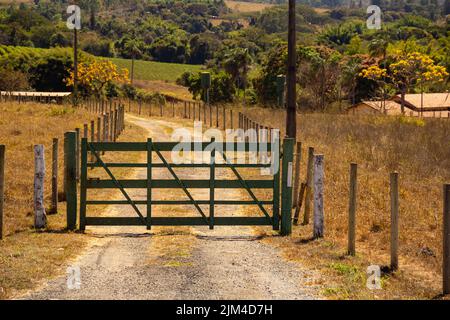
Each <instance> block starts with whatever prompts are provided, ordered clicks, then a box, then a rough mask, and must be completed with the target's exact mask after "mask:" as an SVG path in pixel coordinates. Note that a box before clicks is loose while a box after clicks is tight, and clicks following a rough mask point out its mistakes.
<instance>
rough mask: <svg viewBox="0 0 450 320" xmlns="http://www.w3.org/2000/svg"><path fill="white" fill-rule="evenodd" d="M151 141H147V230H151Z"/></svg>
mask: <svg viewBox="0 0 450 320" xmlns="http://www.w3.org/2000/svg"><path fill="white" fill-rule="evenodd" d="M152 145H153V142H152V139H151V138H149V139H147V230H151V228H152Z"/></svg>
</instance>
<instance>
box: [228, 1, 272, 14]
mask: <svg viewBox="0 0 450 320" xmlns="http://www.w3.org/2000/svg"><path fill="white" fill-rule="evenodd" d="M225 4H226V5H227V7H228V8H230V9H231V10H233V11H235V12H259V11H263V10H264V9H266V8H270V7H273V6H274V5H273V4H270V3H258V2H246V1H232V0H225Z"/></svg>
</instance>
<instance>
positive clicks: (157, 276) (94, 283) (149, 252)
mask: <svg viewBox="0 0 450 320" xmlns="http://www.w3.org/2000/svg"><path fill="white" fill-rule="evenodd" d="M127 120H128V121H130V122H133V123H135V124H137V125H139V126H142V127H143V128H146V129H147V130H148V136H149V137H152V138H153V141H169V139H170V135H171V133H172V131H173V130H174V129H175V128H178V127H180V126H181V123H180V122H178V121H173V122H171V121H163V120H147V119H143V118H138V117H135V116H127ZM145 138H146V137H142V140H143V141H144V139H145ZM144 174H145V173H144V172H137V173H136V177H141V178H143V177H144ZM207 174H208V173H207V171H206V172H205V175H206V176H205V177H208V176H207ZM160 175H161V176H165V177H166V178H171V177H170V176H169V175H168V173H167V172H161V173H160ZM185 175H188V176H191V177H193V175H192V172H190V173H189V172H187V173H185ZM201 175H202V173H198V172H196V175H195V177H196V178H198V177H199V176H201ZM143 192H145V190H144V191H142V190H141V191H139V190H137V191H134V192H132V193H131V195H132V197H135V198H138V197H139V196H144V194H143ZM166 192H167V191H166ZM200 193H201V191H197V193H194V196H195V198H197V199H198V198H202V196H207V195H206V194H200ZM181 196H182V195H180V197H181ZM155 197H157V195H155ZM177 197H178V195H177ZM217 197H218V198H220V197H222V199H223V198H227V199H230V198H235V199H236V198H239V197H242V194H241V193H240V191H239V190H232V191H230V190H227V191H226V194H220V193H219V194H218V195H217ZM190 209H191V208H187V207H184V208H181V209H180V208H178V209H176V208H174V209H171V210H172V214H173V215H177V214H178V213H179V212H183V211H187V210H190ZM158 210H160V211H163V210H168V209H164V208H161V209H158ZM220 210H222V211H221V212H220V213H221V214H223V213H224V212H225V213H226V215H227V216H232V215H243V210H242V208H240V207H233V208H223V209H222V208H221V209H220ZM144 212H145V211H144ZM157 213H158V212H156V213H155V214H157ZM104 215H105V216H134V215H135V213H134V212H133V211H132V209H131V208H129V207H127V206H120V207H119V206H117V207H115V206H110V207H109V208H108V210H107V212H105V213H104ZM86 236H87V237H91V238H92V241H91V245H90V246H89V248H88V249H87V250H86V251H85V252H84V253H83V254H82V255H81V256H80V257H78V258H77V259H76V260H75V261H72V262H71V263H70V264H69V265H68V267H74V268H79V270H80V286H79V289H76V288H71V289H69V288H68V285H67V283H68V276H67V275H66V274H64V275H61V276H59V277H57V278H55V279H52V280H49V281H47V282H46V283H45V284H43V286H42V287H41V288H40V289H38V290H36V291H34V292H31V293H29V294H27V295H26V296H24V297H22V298H24V299H169V300H173V299H317V298H320V295H319V288H318V287H316V286H315V285H312V284H311V283H314V282H315V281H314V279H317V277H318V275H317V274H314V273H313V272H311V271H308V270H306V269H304V268H302V267H300V266H298V265H296V264H294V263H292V262H288V261H286V260H283V258H282V257H281V256H280V253H279V252H278V250H276V249H275V248H273V247H271V246H270V245H267V244H264V243H262V242H261V241H259V239H258V238H257V237H256V236H255V232H254V230H253V228H252V227H217V228H216V229H215V230H213V231H210V230H208V228H207V227H195V228H188V227H183V228H175V227H170V228H167V227H165V228H164V227H159V228H154V229H153V230H152V231H151V232H147V231H146V230H145V227H107V228H105V227H88V228H87V232H86ZM71 283H72V284H73V282H71Z"/></svg>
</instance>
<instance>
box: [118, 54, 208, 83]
mask: <svg viewBox="0 0 450 320" xmlns="http://www.w3.org/2000/svg"><path fill="white" fill-rule="evenodd" d="M110 60H111V61H113V62H114V63H115V64H116V65H117V66H118V67H119V68H126V69H128V70H129V71H130V72H131V60H130V59H121V58H110ZM134 68H135V79H138V80H148V81H155V80H161V81H168V82H175V80H176V79H177V78H178V77H179V76H181V74H183V73H184V72H187V71H188V72H199V71H200V70H201V69H202V66H201V65H189V64H180V63H164V62H155V61H142V60H136V61H135V66H134Z"/></svg>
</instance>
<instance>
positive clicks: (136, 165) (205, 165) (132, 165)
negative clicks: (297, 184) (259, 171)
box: [87, 163, 271, 168]
mask: <svg viewBox="0 0 450 320" xmlns="http://www.w3.org/2000/svg"><path fill="white" fill-rule="evenodd" d="M105 165H106V166H107V167H109V168H147V163H105ZM87 166H88V167H89V168H101V167H102V165H101V164H99V163H88V164H87ZM170 166H171V167H172V168H209V167H210V165H209V164H208V163H202V164H196V163H183V164H174V163H170ZM270 166H271V165H270V164H261V163H255V164H250V163H249V164H233V167H235V168H270ZM152 167H153V168H165V167H166V166H165V165H164V163H154V164H153V165H152ZM229 167H230V165H228V164H224V163H217V164H216V168H229Z"/></svg>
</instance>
